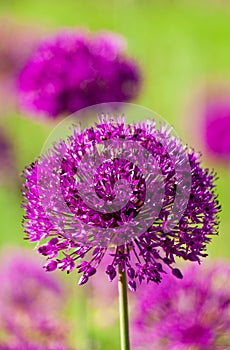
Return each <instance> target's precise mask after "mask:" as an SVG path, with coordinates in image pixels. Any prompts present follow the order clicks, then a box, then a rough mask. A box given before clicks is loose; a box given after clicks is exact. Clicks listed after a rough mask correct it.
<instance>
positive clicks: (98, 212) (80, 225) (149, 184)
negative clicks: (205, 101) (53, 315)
mask: <svg viewBox="0 0 230 350" xmlns="http://www.w3.org/2000/svg"><path fill="white" fill-rule="evenodd" d="M108 142H110V143H108ZM120 142H121V143H122V147H124V153H122V156H121V155H120V156H119V153H116V147H117V144H119V143H120ZM103 147H105V150H104V151H103V152H101V153H93V150H94V149H95V148H96V149H97V148H98V149H100V148H103ZM135 147H136V148H135ZM138 147H139V148H138ZM141 147H142V149H141ZM141 150H142V151H143V152H142V153H141ZM98 152H99V151H98ZM91 153H93V159H96V165H95V166H94V165H93V163H92V161H91V160H90V154H91ZM175 154H176V158H173V155H175ZM185 154H186V155H187V157H188V161H189V169H187V170H186V168H184V167H183V165H182V166H181V167H180V168H179V170H178V169H177V171H176V168H177V166H178V165H181V163H182V162H183V156H184V155H185ZM123 155H125V157H123ZM148 155H149V156H148ZM105 157H107V158H105ZM82 164H83V165H82ZM143 167H145V169H147V175H146V177H144V176H143V173H142V171H141V170H142V168H143ZM159 169H160V171H159ZM185 170H186V171H185ZM91 174H92V176H91ZM190 176H191V184H190V182H189V177H190ZM24 177H25V180H26V181H25V185H24V197H25V202H24V205H23V206H24V208H25V212H26V214H25V217H24V228H25V232H26V234H27V239H29V240H30V242H40V246H39V247H38V252H39V253H40V254H42V255H44V256H46V257H47V259H48V261H47V264H46V265H45V269H46V270H47V271H53V270H55V269H56V268H58V269H61V270H63V271H66V272H67V273H70V272H71V271H72V270H74V269H75V268H76V269H77V270H78V272H79V273H82V276H81V278H80V281H79V284H80V285H82V284H84V283H86V282H87V281H88V279H89V278H90V277H91V276H93V275H94V274H95V273H96V271H97V267H98V265H99V264H100V262H101V261H102V259H103V257H104V256H105V254H108V255H109V257H110V263H109V264H108V265H107V267H106V270H105V272H106V274H107V275H108V278H109V280H110V281H112V280H113V279H114V278H115V277H116V275H117V267H118V265H119V266H120V267H121V269H122V270H123V271H124V269H125V268H126V269H127V276H128V285H129V288H130V289H131V290H132V291H134V290H136V285H137V282H140V283H142V281H143V280H145V281H147V282H149V281H153V282H156V283H159V282H160V281H161V279H162V274H164V273H165V271H164V266H166V265H167V266H168V267H169V268H170V269H171V271H172V273H173V275H175V276H176V277H177V278H179V279H181V278H182V274H181V272H180V271H179V269H177V268H176V267H175V266H174V264H175V258H176V257H180V258H182V259H185V260H190V261H196V262H200V257H204V256H206V255H207V254H206V253H205V246H206V243H208V242H209V241H210V237H211V236H212V235H215V234H216V233H217V228H218V218H217V214H218V212H219V210H220V207H219V204H218V201H217V198H216V196H215V194H214V190H215V186H214V180H215V174H214V173H213V172H209V170H208V169H204V168H202V167H201V165H200V156H199V155H198V154H196V153H195V152H194V151H193V150H192V149H188V148H187V147H185V146H182V145H181V144H180V142H179V140H178V139H177V138H176V137H173V136H172V135H170V133H169V131H168V130H167V129H165V128H164V127H161V128H160V129H159V130H158V129H157V128H156V125H155V122H150V121H148V122H145V123H137V124H135V123H133V124H130V125H126V124H125V120H124V118H120V119H119V118H118V119H115V120H112V119H108V118H104V117H102V118H101V119H99V123H98V124H95V126H94V127H93V128H87V129H85V130H84V131H81V130H77V129H76V128H75V129H74V131H73V134H72V135H71V136H69V138H68V139H67V140H66V141H65V142H64V141H60V142H59V143H57V144H55V145H54V146H53V149H52V150H49V151H48V153H47V155H43V156H41V158H40V159H39V160H37V161H36V162H35V163H33V164H31V165H30V166H29V167H28V168H27V169H26V170H25V172H24ZM159 178H161V179H162V178H163V180H162V182H159ZM81 180H83V182H81ZM127 183H128V184H129V185H127ZM117 184H118V185H117ZM116 185H117V187H116ZM162 186H163V187H162ZM189 191H190V192H189ZM178 192H180V194H182V197H181V200H180V201H179V202H178V203H177V204H176V198H175V197H176V196H177V194H178ZM116 193H117V194H120V196H116ZM183 194H185V195H186V194H187V195H188V201H186V200H185V197H184V195H183ZM117 197H119V198H121V199H122V200H121V202H122V205H121V206H120V207H119V206H118V209H117V210H116V208H117V206H116V204H117V202H116V200H117ZM119 198H118V199H119ZM127 198H128V200H126V199H127ZM124 199H125V202H124ZM184 201H185V203H184ZM98 202H99V204H98ZM101 202H103V203H101ZM112 202H115V205H114V206H113V207H112V210H110V209H111V203H112ZM146 203H147V204H149V203H150V206H148V205H147V206H146ZM97 204H98V205H97ZM118 204H121V203H120V202H119V203H118ZM184 204H185V205H184ZM101 205H102V206H101ZM103 205H104V206H103ZM181 207H184V212H183V213H181V214H180V213H179V212H180V209H181ZM114 208H115V209H114ZM143 208H144V209H143ZM104 209H105V211H104ZM173 209H174V216H173V215H172V213H173ZM176 213H178V216H179V217H178V216H177V214H176ZM167 228H168V229H167ZM79 260H80V262H79Z"/></svg>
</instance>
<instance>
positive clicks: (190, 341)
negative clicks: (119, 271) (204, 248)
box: [132, 262, 230, 350]
mask: <svg viewBox="0 0 230 350" xmlns="http://www.w3.org/2000/svg"><path fill="white" fill-rule="evenodd" d="M229 277H230V266H229V264H228V263H227V262H213V263H212V264H210V265H208V264H207V265H206V266H205V265H204V267H197V266H192V267H187V268H186V270H185V271H184V278H183V280H182V281H178V280H175V279H174V278H173V277H171V276H170V275H167V276H165V278H164V280H163V281H162V283H161V284H160V285H159V286H154V285H149V286H148V287H146V288H145V289H144V288H143V289H142V290H140V291H138V292H137V293H138V294H137V297H136V299H135V300H133V303H134V306H133V316H132V339H133V346H134V349H140V350H141V349H145V350H148V349H149V350H150V349H153V348H154V349H159V350H174V349H180V350H185V349H186V350H193V349H197V350H212V349H215V350H223V349H228V348H229V346H230V288H229Z"/></svg>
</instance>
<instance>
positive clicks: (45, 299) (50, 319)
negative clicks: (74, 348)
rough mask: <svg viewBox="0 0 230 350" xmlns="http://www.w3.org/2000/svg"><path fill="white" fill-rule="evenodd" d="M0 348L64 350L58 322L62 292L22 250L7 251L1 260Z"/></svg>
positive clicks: (63, 334) (63, 333)
mask: <svg viewBox="0 0 230 350" xmlns="http://www.w3.org/2000/svg"><path fill="white" fill-rule="evenodd" d="M0 279H1V290H0V330H1V337H0V349H9V350H10V349H12V350H13V349H22V348H23V349H39V350H40V349H41V350H42V349H44V348H45V349H47V350H49V349H50V350H52V349H54V348H55V349H57V350H59V349H60V350H62V349H63V350H67V348H68V347H67V339H66V338H67V337H66V325H64V323H63V322H62V321H61V320H60V319H61V309H62V299H63V298H64V291H63V290H62V288H61V286H60V282H58V280H57V279H56V278H55V276H48V275H47V274H46V273H45V272H44V271H43V270H41V269H40V264H39V259H36V258H35V257H34V256H33V255H32V256H31V254H30V253H28V252H27V251H25V250H19V249H15V250H13V249H8V250H7V251H5V252H4V255H2V259H1V271H0Z"/></svg>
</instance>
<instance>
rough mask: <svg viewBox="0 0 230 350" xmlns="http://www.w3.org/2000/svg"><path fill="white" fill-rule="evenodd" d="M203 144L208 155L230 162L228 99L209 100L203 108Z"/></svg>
mask: <svg viewBox="0 0 230 350" xmlns="http://www.w3.org/2000/svg"><path fill="white" fill-rule="evenodd" d="M204 114H205V144H206V149H207V151H208V153H210V154H211V155H214V156H215V157H218V158H220V159H223V160H225V161H228V162H229V160H230V98H228V99H227V98H226V97H223V98H222V97H216V98H215V97H213V98H212V99H211V98H210V99H209V100H208V101H207V103H206V105H205V107H204Z"/></svg>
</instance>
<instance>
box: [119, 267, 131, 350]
mask: <svg viewBox="0 0 230 350" xmlns="http://www.w3.org/2000/svg"><path fill="white" fill-rule="evenodd" d="M118 292H119V315H120V339H121V350H130V344H129V315H128V297H127V283H126V270H125V269H124V270H123V271H122V270H121V267H120V265H119V266H118Z"/></svg>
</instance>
